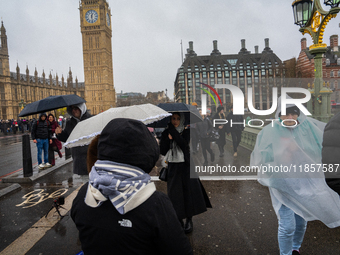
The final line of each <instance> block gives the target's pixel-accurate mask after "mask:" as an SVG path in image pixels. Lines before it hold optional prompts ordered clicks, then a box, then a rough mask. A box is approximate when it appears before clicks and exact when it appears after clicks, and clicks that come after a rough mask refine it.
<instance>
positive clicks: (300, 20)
mask: <svg viewBox="0 0 340 255" xmlns="http://www.w3.org/2000/svg"><path fill="white" fill-rule="evenodd" d="M292 7H293V12H294V21H295V22H294V23H295V24H296V25H299V26H300V27H304V26H305V25H306V23H307V22H308V20H309V18H310V16H311V14H312V10H313V0H296V1H294V2H293V4H292Z"/></svg>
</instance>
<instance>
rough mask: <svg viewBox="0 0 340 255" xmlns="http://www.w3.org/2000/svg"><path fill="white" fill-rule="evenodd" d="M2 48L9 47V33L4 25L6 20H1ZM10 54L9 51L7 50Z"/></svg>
mask: <svg viewBox="0 0 340 255" xmlns="http://www.w3.org/2000/svg"><path fill="white" fill-rule="evenodd" d="M0 32H1V49H7V35H6V29H5V27H4V22H3V21H1V29H0ZM7 54H8V51H7Z"/></svg>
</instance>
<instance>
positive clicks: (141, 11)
mask: <svg viewBox="0 0 340 255" xmlns="http://www.w3.org/2000/svg"><path fill="white" fill-rule="evenodd" d="M107 1H108V3H109V6H110V7H111V13H112V18H111V22H112V52H113V69H114V83H115V84H114V85H115V88H116V92H117V93H120V92H121V91H123V92H141V93H143V94H146V92H148V91H153V92H154V91H162V90H165V89H168V95H169V97H173V96H172V95H173V87H174V80H175V77H176V72H177V69H178V68H179V67H180V65H181V44H180V43H181V40H182V42H183V53H184V54H185V52H186V49H187V48H188V47H189V46H188V42H189V41H193V42H194V44H193V45H194V50H195V52H196V53H197V54H198V55H209V54H210V53H211V51H212V49H213V40H217V41H218V49H219V50H220V52H221V53H222V54H237V53H238V52H239V50H240V48H241V39H245V40H246V48H247V49H248V50H250V51H251V52H254V46H255V45H258V46H259V51H262V50H263V48H264V39H265V38H269V46H270V47H271V49H272V50H273V51H274V52H275V53H276V54H277V55H278V57H279V58H280V59H281V60H287V59H290V58H292V57H297V56H298V54H299V52H300V40H301V38H303V37H306V38H307V45H308V46H309V45H311V43H312V40H311V37H310V36H309V35H308V34H306V35H305V36H303V35H302V34H301V33H300V32H299V27H298V26H296V25H294V23H293V22H294V19H293V12H292V7H291V4H292V0H288V1H287V0H251V1H249V0H237V1H231V0H171V1H170V0H167V1H166V0H115V1H114V0H107ZM322 2H323V1H322ZM78 8H79V1H77V0H30V1H27V0H26V1H24V0H0V16H1V17H2V20H3V22H4V26H5V28H6V31H7V37H8V47H9V56H10V59H9V61H10V68H11V71H12V72H15V68H16V65H17V63H18V64H19V67H20V72H21V73H25V70H26V65H28V67H29V70H30V74H32V75H33V73H34V69H35V68H37V71H38V73H39V76H41V74H42V70H43V69H44V70H45V73H46V74H49V72H50V71H51V72H52V74H53V75H55V74H56V73H57V74H58V75H59V77H60V78H61V75H62V74H63V75H64V77H65V78H66V76H67V74H68V70H69V67H71V69H72V72H73V77H74V78H75V77H76V76H77V77H78V80H79V81H84V71H83V55H82V41H81V33H80V18H79V9H78ZM327 9H328V8H327V7H325V10H327ZM339 22H340V20H339V17H337V18H335V19H332V20H331V21H330V22H329V23H328V26H327V27H326V31H325V35H324V43H327V44H328V45H329V37H330V36H331V35H333V34H338V33H339ZM52 70H53V71H52Z"/></svg>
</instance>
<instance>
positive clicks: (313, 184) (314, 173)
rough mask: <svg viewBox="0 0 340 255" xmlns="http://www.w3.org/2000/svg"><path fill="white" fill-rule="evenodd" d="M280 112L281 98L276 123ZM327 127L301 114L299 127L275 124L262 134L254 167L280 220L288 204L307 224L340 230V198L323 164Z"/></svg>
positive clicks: (253, 159)
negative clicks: (329, 180) (280, 210)
mask: <svg viewBox="0 0 340 255" xmlns="http://www.w3.org/2000/svg"><path fill="white" fill-rule="evenodd" d="M289 106H293V105H288V106H287V108H288V107H289ZM280 112H281V97H280V98H279V99H278V108H277V112H276V116H275V117H276V119H279V113H280ZM300 112H301V111H300ZM325 125H326V124H325V123H323V122H320V121H317V120H315V119H312V118H310V117H307V116H306V115H304V114H303V113H302V112H301V113H300V116H299V117H298V124H297V125H296V126H295V127H284V126H283V125H282V122H281V121H280V120H275V121H273V123H270V124H269V125H267V126H266V127H264V128H263V130H262V131H261V132H259V134H258V136H257V140H256V145H255V148H254V150H253V152H252V154H251V158H250V165H251V166H253V167H256V168H257V170H258V173H257V176H258V181H259V183H261V184H262V185H264V186H268V187H269V191H270V196H271V200H272V204H273V207H274V210H275V212H276V215H277V217H278V218H280V217H279V213H278V211H279V209H280V208H281V206H282V204H284V205H285V206H287V207H289V208H290V209H292V210H293V211H294V212H295V213H296V214H298V215H300V216H301V217H303V218H304V219H305V220H306V221H312V220H320V221H322V222H323V223H324V224H325V225H326V226H328V227H330V228H334V227H338V226H340V198H339V195H338V194H337V193H336V192H334V191H333V190H332V189H330V188H329V187H328V186H327V184H326V182H325V178H324V172H323V171H325V170H326V169H325V168H323V166H322V162H321V149H322V137H323V129H324V127H325ZM313 164H314V165H313ZM338 171H340V169H338Z"/></svg>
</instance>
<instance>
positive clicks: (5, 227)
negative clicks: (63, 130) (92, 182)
mask: <svg viewBox="0 0 340 255" xmlns="http://www.w3.org/2000/svg"><path fill="white" fill-rule="evenodd" d="M83 183H84V181H82V180H81V179H80V178H79V177H78V178H77V176H73V173H72V163H70V164H67V165H65V166H64V167H62V168H60V169H58V170H57V171H55V172H54V173H53V175H47V176H45V177H43V178H42V179H40V180H39V181H37V182H35V183H34V184H21V186H22V189H21V190H19V191H16V192H14V193H11V194H9V195H6V196H4V197H2V198H1V199H0V251H2V250H3V249H4V248H6V247H7V246H8V245H9V244H11V243H12V242H13V241H14V240H16V239H17V238H18V237H19V236H21V235H22V234H23V233H24V232H25V231H26V230H28V229H29V228H31V226H32V225H33V224H35V223H36V222H37V221H39V220H40V219H41V218H43V217H44V216H45V215H46V213H47V212H48V211H49V210H50V209H51V207H52V205H53V199H52V198H53V197H55V196H58V195H63V196H64V197H67V196H68V195H70V194H71V193H72V192H73V191H74V190H75V189H76V188H78V187H80V186H81V185H82V184H83ZM52 211H53V212H55V213H54V214H53V215H52V217H53V218H58V214H57V213H56V210H55V209H53V210H52ZM65 218H68V216H67V217H65ZM0 254H1V253H0ZM46 254H49V253H46ZM64 254H67V253H64Z"/></svg>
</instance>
